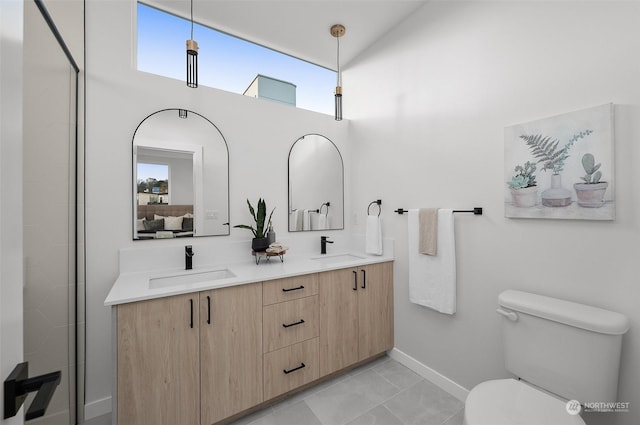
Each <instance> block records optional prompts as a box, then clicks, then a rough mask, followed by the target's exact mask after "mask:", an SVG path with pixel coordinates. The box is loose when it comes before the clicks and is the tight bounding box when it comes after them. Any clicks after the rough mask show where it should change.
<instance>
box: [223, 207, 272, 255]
mask: <svg viewBox="0 0 640 425" xmlns="http://www.w3.org/2000/svg"><path fill="white" fill-rule="evenodd" d="M247 205H248V206H249V212H250V213H251V217H253V220H254V222H255V227H254V226H248V225H246V224H238V225H237V226H233V227H237V228H239V229H248V230H251V232H252V233H253V240H252V241H251V249H253V250H254V251H255V252H260V251H265V250H266V249H267V248H269V241H268V239H267V229H269V225H270V224H271V216H272V215H273V211H274V210H275V208H274V209H272V210H271V214H269V219H268V220H267V219H266V218H267V205H266V203H265V201H264V199H262V198H260V199H258V209H257V211H256V210H255V209H254V208H253V206H252V205H251V202H249V200H248V199H247Z"/></svg>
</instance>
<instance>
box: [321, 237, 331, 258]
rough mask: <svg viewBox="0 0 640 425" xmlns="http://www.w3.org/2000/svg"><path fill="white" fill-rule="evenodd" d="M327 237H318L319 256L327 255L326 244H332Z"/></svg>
mask: <svg viewBox="0 0 640 425" xmlns="http://www.w3.org/2000/svg"><path fill="white" fill-rule="evenodd" d="M328 237H329V236H320V254H326V253H327V244H328V243H333V241H330V240H328V239H327V238H328Z"/></svg>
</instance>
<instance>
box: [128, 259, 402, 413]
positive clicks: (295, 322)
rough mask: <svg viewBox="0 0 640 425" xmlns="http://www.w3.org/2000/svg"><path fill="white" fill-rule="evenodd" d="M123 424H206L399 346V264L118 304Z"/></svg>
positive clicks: (370, 266) (390, 263) (381, 264)
mask: <svg viewBox="0 0 640 425" xmlns="http://www.w3.org/2000/svg"><path fill="white" fill-rule="evenodd" d="M116 329H117V344H118V346H117V420H118V424H120V425H129V424H131V425H146V424H149V425H163V424H166V425H173V424H178V423H179V424H181V425H200V424H202V425H210V424H213V423H217V422H220V421H224V420H225V419H226V418H229V417H232V416H234V415H237V414H238V413H242V412H244V411H246V410H248V409H250V408H252V407H254V406H257V405H259V404H261V403H263V402H266V401H268V400H270V399H272V398H274V397H277V396H279V395H281V394H284V393H286V392H289V391H291V390H294V389H296V388H298V387H300V386H303V385H305V384H308V383H310V382H313V381H315V380H317V379H319V378H321V377H323V376H326V375H329V374H331V373H333V372H336V371H339V370H342V369H344V368H347V367H349V366H351V365H353V364H355V363H358V362H359V361H362V360H365V359H367V358H370V357H373V356H375V355H378V354H380V353H382V352H384V351H385V350H388V349H390V348H391V347H393V263H392V262H386V263H377V264H371V265H367V266H361V267H353V268H348V269H341V270H335V271H327V272H321V273H312V274H308V275H302V276H296V277H291V278H284V279H277V280H272V281H267V282H264V283H262V282H258V283H250V284H244V285H238V286H231V287H227V288H220V289H214V290H209V291H202V292H198V293H193V294H186V295H176V296H170V297H166V298H159V299H154V300H148V301H140V302H132V303H128V304H120V305H118V306H117V308H116Z"/></svg>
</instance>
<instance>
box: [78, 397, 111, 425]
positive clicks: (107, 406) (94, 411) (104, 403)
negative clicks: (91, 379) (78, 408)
mask: <svg viewBox="0 0 640 425" xmlns="http://www.w3.org/2000/svg"><path fill="white" fill-rule="evenodd" d="M107 413H111V397H105V398H101V399H100V400H96V401H92V402H89V403H87V404H85V405H84V420H85V421H88V420H89V419H93V418H97V417H98V416H102V415H106V414H107Z"/></svg>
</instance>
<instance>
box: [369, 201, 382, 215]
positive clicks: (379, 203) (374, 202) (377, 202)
mask: <svg viewBox="0 0 640 425" xmlns="http://www.w3.org/2000/svg"><path fill="white" fill-rule="evenodd" d="M374 204H375V205H377V206H378V217H380V213H381V212H382V207H381V206H380V205H382V199H378V200H376V201H373V202H371V203H370V204H369V206H368V207H367V215H371V205H374Z"/></svg>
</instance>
